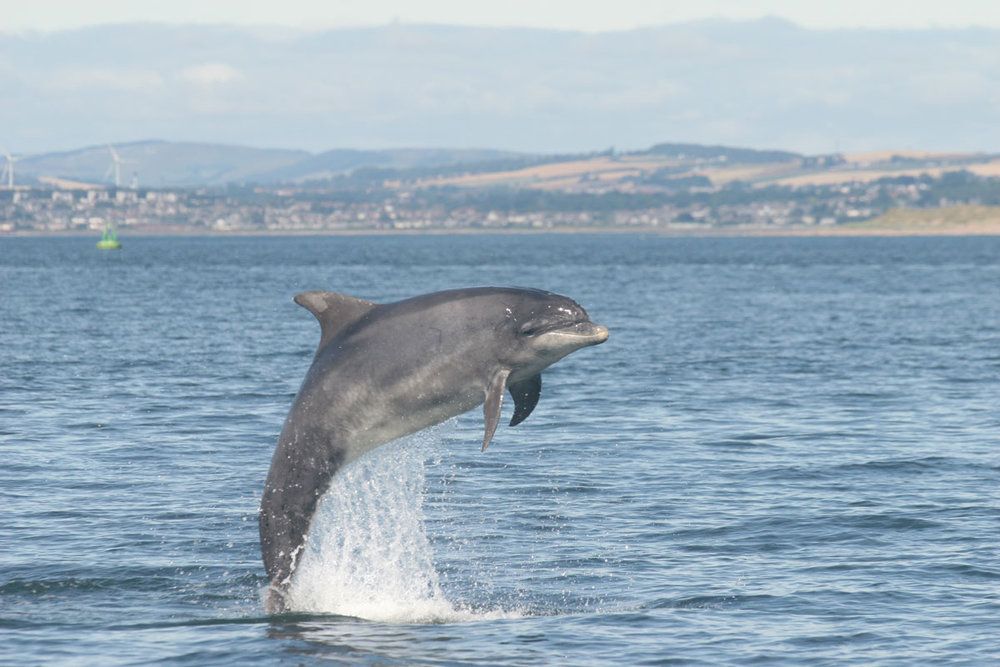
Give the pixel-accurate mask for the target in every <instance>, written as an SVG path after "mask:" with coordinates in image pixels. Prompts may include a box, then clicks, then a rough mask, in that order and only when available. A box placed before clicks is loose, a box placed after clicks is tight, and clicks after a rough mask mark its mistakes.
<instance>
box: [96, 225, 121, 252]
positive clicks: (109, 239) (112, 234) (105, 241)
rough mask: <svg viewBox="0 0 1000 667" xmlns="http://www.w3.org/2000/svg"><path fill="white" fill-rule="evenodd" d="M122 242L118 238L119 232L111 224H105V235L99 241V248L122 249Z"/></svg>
mask: <svg viewBox="0 0 1000 667" xmlns="http://www.w3.org/2000/svg"><path fill="white" fill-rule="evenodd" d="M121 247H122V242H121V241H119V240H118V233H117V232H116V231H115V229H114V227H112V226H111V225H110V224H107V225H104V235H103V236H102V237H101V240H100V241H98V242H97V249H98V250H121Z"/></svg>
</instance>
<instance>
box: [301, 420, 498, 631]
mask: <svg viewBox="0 0 1000 667" xmlns="http://www.w3.org/2000/svg"><path fill="white" fill-rule="evenodd" d="M436 431H437V429H435V430H432V431H429V432H424V433H420V434H417V435H414V436H410V437H408V438H403V439H402V440H399V441H397V442H395V443H391V444H389V445H386V446H383V447H379V448H377V449H375V450H373V451H371V452H369V453H367V454H366V455H364V456H362V457H361V458H360V459H359V460H357V461H355V462H353V463H351V464H349V465H347V466H345V467H344V468H343V469H342V470H340V472H338V473H337V475H336V477H335V478H334V482H333V484H332V486H331V487H330V489H329V490H328V491H327V493H326V494H325V495H324V496H323V498H322V499H321V500H320V503H319V507H318V508H317V511H316V515H315V517H314V518H313V523H312V534H311V535H310V537H309V542H308V544H307V546H306V550H305V553H304V555H303V558H302V562H301V563H300V565H299V567H298V569H297V572H296V575H295V577H294V578H293V581H292V586H291V588H290V590H289V594H288V600H289V602H290V606H291V608H293V609H295V610H297V611H305V612H314V613H327V614H340V615H344V616H353V617H357V618H364V619H369V620H374V621H385V622H401V623H434V622H449V621H462V620H476V619H483V618H497V617H501V616H506V615H507V614H505V613H504V612H493V613H486V614H483V613H476V612H472V611H471V610H468V609H464V608H462V607H461V606H460V605H455V604H453V603H452V602H450V601H449V600H448V599H447V598H446V597H445V594H444V592H443V591H442V589H441V583H440V578H439V576H438V572H437V570H436V569H435V567H434V552H433V548H432V546H431V544H430V541H429V540H428V538H427V533H426V529H425V525H424V509H423V504H424V495H425V489H424V487H425V480H426V468H425V465H426V461H427V459H428V458H430V456H431V454H432V453H433V446H434V445H435V444H436V443H438V442H439V441H440V438H439V436H438V435H437V433H436Z"/></svg>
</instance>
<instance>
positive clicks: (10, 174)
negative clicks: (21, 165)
mask: <svg viewBox="0 0 1000 667" xmlns="http://www.w3.org/2000/svg"><path fill="white" fill-rule="evenodd" d="M3 156H4V157H5V158H7V163H6V164H5V165H4V166H3V173H2V174H0V179H2V178H3V177H4V176H6V177H7V188H8V189H10V190H13V189H14V163H15V162H17V161H18V160H20V159H21V158H19V157H14V156H13V155H11V154H10V151H8V150H4V151H3Z"/></svg>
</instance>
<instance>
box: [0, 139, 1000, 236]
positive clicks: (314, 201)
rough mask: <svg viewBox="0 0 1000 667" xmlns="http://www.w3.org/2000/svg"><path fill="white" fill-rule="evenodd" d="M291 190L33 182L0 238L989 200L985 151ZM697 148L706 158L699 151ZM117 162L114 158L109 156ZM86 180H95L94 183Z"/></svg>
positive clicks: (852, 217)
mask: <svg viewBox="0 0 1000 667" xmlns="http://www.w3.org/2000/svg"><path fill="white" fill-rule="evenodd" d="M655 148H656V147H654V149H650V151H646V152H643V153H641V154H625V155H615V154H613V153H601V154H593V155H588V156H582V157H581V156H572V157H570V158H565V159H550V160H541V159H537V158H536V159H533V160H528V159H520V160H514V161H510V160H507V161H505V162H503V163H502V164H500V163H486V164H472V165H457V166H456V165H448V166H447V167H436V168H422V169H412V168H410V169H374V168H364V167H362V168H358V169H354V170H345V171H343V172H340V173H335V174H332V175H329V174H328V175H326V176H325V177H324V178H313V179H308V178H303V179H299V180H297V181H295V180H289V181H277V182H275V181H274V180H272V181H271V182H261V183H253V182H249V183H221V184H202V185H188V186H157V187H142V186H140V185H139V184H138V182H137V179H135V178H133V179H132V182H131V183H129V185H121V184H120V181H121V177H120V175H119V174H118V173H117V172H115V173H114V181H115V182H118V183H119V184H117V185H116V184H115V183H100V182H85V181H79V180H76V181H74V180H69V179H66V178H54V177H46V176H37V177H35V178H33V179H32V180H31V181H29V182H27V183H25V184H23V185H18V184H14V183H13V182H11V183H8V184H7V187H4V188H2V189H0V234H66V233H89V232H93V231H97V230H101V229H104V228H105V227H109V226H111V227H115V228H117V229H119V230H121V231H123V232H127V233H147V234H148V233H337V232H355V233H357V232H366V231H414V230H429V231H434V230H444V231H447V230H495V231H517V230H547V229H548V230H560V229H562V230H571V229H577V230H587V229H591V230H594V229H633V230H641V229H650V230H664V231H691V232H697V231H699V230H708V231H711V230H739V229H762V230H782V229H823V228H827V229H831V228H836V227H838V226H844V225H851V224H856V223H862V222H865V221H870V220H873V219H876V218H878V217H879V216H883V215H885V214H886V213H888V212H890V211H893V210H899V209H902V210H920V209H932V208H942V207H954V206H970V205H971V206H996V205H1000V177H998V176H997V175H994V172H996V173H997V174H1000V170H998V169H997V165H998V163H997V161H996V160H995V159H994V158H993V157H992V156H974V157H972V158H970V157H969V156H958V157H955V156H951V157H945V158H942V157H941V156H929V157H928V156H922V157H920V158H914V157H901V156H898V155H892V156H888V157H882V158H879V160H880V161H876V160H869V161H868V162H867V163H863V164H858V163H854V164H852V163H851V162H850V161H849V160H847V159H845V158H843V157H842V156H820V157H818V158H817V157H812V158H807V157H802V156H795V155H792V154H784V153H766V152H761V151H748V150H741V149H718V150H716V151H715V152H704V153H697V152H696V151H694V150H692V148H690V147H687V148H685V149H684V150H685V151H687V152H685V153H681V152H679V151H678V149H671V150H670V151H668V150H660V151H659V152H658V153H657V152H656V151H655ZM703 150H707V149H703ZM112 155H113V157H114V158H115V160H116V162H115V163H113V166H117V165H118V162H117V160H121V161H123V162H124V159H121V158H118V152H117V151H114V150H113V149H112ZM95 180H96V179H95Z"/></svg>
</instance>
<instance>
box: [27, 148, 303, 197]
mask: <svg viewBox="0 0 1000 667" xmlns="http://www.w3.org/2000/svg"><path fill="white" fill-rule="evenodd" d="M115 151H117V153H118V155H119V157H120V158H122V160H124V161H125V162H124V163H123V164H122V165H121V168H120V169H121V182H122V184H123V185H126V184H128V183H129V182H130V181H131V180H132V178H133V175H136V176H137V177H138V179H139V182H140V184H142V185H147V186H152V187H169V186H192V185H215V184H220V183H228V182H233V181H244V180H248V179H252V177H253V176H254V175H255V174H259V173H261V172H269V171H272V170H275V169H281V168H283V167H287V166H289V165H292V164H295V163H297V162H300V161H301V160H303V159H305V158H307V157H309V153H307V152H305V151H296V150H281V149H261V148H248V147H246V146H226V145H220V144H197V143H191V142H177V143H174V142H168V141H138V142H133V143H127V144H115ZM111 164H112V157H111V151H110V150H109V148H108V146H89V147H87V148H81V149H78V150H72V151H65V152H58V153H46V154H42V155H34V156H29V157H25V158H24V159H22V160H20V161H19V162H18V163H17V174H18V179H19V180H25V179H37V178H38V177H40V176H53V177H58V178H66V179H70V180H76V181H84V182H88V183H108V182H109V181H110V179H111V177H110V174H109V167H110V166H111Z"/></svg>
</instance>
